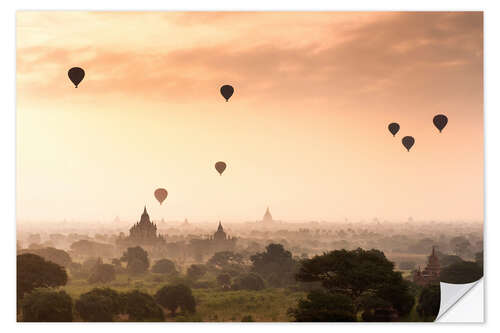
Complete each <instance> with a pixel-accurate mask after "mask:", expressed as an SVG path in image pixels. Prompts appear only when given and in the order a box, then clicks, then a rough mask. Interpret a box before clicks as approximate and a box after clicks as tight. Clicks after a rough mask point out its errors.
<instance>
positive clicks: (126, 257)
mask: <svg viewBox="0 0 500 333" xmlns="http://www.w3.org/2000/svg"><path fill="white" fill-rule="evenodd" d="M120 260H121V261H124V262H126V263H127V271H128V272H129V273H130V274H134V275H138V274H142V273H145V272H146V271H147V270H148V267H149V259H148V253H147V252H146V251H145V250H144V249H142V248H141V247H140V246H136V247H129V248H128V249H127V251H125V252H124V253H123V256H122V257H121V259H120Z"/></svg>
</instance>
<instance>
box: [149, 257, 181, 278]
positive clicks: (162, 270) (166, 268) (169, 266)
mask: <svg viewBox="0 0 500 333" xmlns="http://www.w3.org/2000/svg"><path fill="white" fill-rule="evenodd" d="M151 271H152V272H153V273H159V274H175V273H177V270H176V269H175V264H174V262H173V261H172V260H168V259H161V260H158V261H157V262H155V264H154V265H153V267H152V268H151Z"/></svg>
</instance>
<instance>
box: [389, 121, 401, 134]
mask: <svg viewBox="0 0 500 333" xmlns="http://www.w3.org/2000/svg"><path fill="white" fill-rule="evenodd" d="M389 132H391V134H392V136H396V133H397V132H399V124H398V123H390V124H389Z"/></svg>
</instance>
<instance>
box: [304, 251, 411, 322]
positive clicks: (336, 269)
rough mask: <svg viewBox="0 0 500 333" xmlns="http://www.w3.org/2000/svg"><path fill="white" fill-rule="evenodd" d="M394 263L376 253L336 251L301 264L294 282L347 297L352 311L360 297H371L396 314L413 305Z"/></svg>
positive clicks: (378, 252) (359, 303)
mask: <svg viewBox="0 0 500 333" xmlns="http://www.w3.org/2000/svg"><path fill="white" fill-rule="evenodd" d="M393 269H394V264H393V263H392V262H390V261H389V260H387V258H386V257H385V255H384V253H383V252H381V251H379V250H375V249H372V250H368V251H367V250H363V249H361V248H359V249H357V250H353V251H347V250H336V251H331V252H328V253H325V254H323V255H320V256H315V257H313V258H312V259H308V260H304V261H302V265H301V267H300V270H299V272H298V273H297V275H296V278H297V280H298V281H302V282H320V283H321V285H322V286H323V287H324V288H325V289H326V290H328V291H330V292H331V293H343V294H345V295H348V296H349V297H350V298H351V301H352V303H353V304H354V306H355V308H356V312H357V311H358V310H359V309H360V307H361V299H362V296H367V295H374V296H376V297H378V298H380V299H383V300H387V301H389V302H390V303H391V305H392V306H393V307H394V308H396V309H397V310H398V312H399V315H403V314H405V313H407V311H408V308H410V309H411V306H412V305H413V304H412V303H411V301H410V298H411V297H412V296H411V293H410V291H409V286H408V284H407V283H406V282H405V281H404V280H403V279H402V277H401V273H398V272H394V270H393Z"/></svg>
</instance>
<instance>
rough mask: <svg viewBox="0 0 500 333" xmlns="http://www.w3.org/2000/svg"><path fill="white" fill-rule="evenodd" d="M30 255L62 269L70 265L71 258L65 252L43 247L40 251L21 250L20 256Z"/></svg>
mask: <svg viewBox="0 0 500 333" xmlns="http://www.w3.org/2000/svg"><path fill="white" fill-rule="evenodd" d="M24 253H32V254H36V255H37V256H40V257H42V258H43V259H45V260H47V261H52V262H53V263H56V264H58V265H59V266H62V267H68V266H69V265H70V264H71V257H70V256H69V254H68V253H66V251H63V250H59V249H55V248H53V247H45V248H41V249H29V250H22V251H21V254H24Z"/></svg>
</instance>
